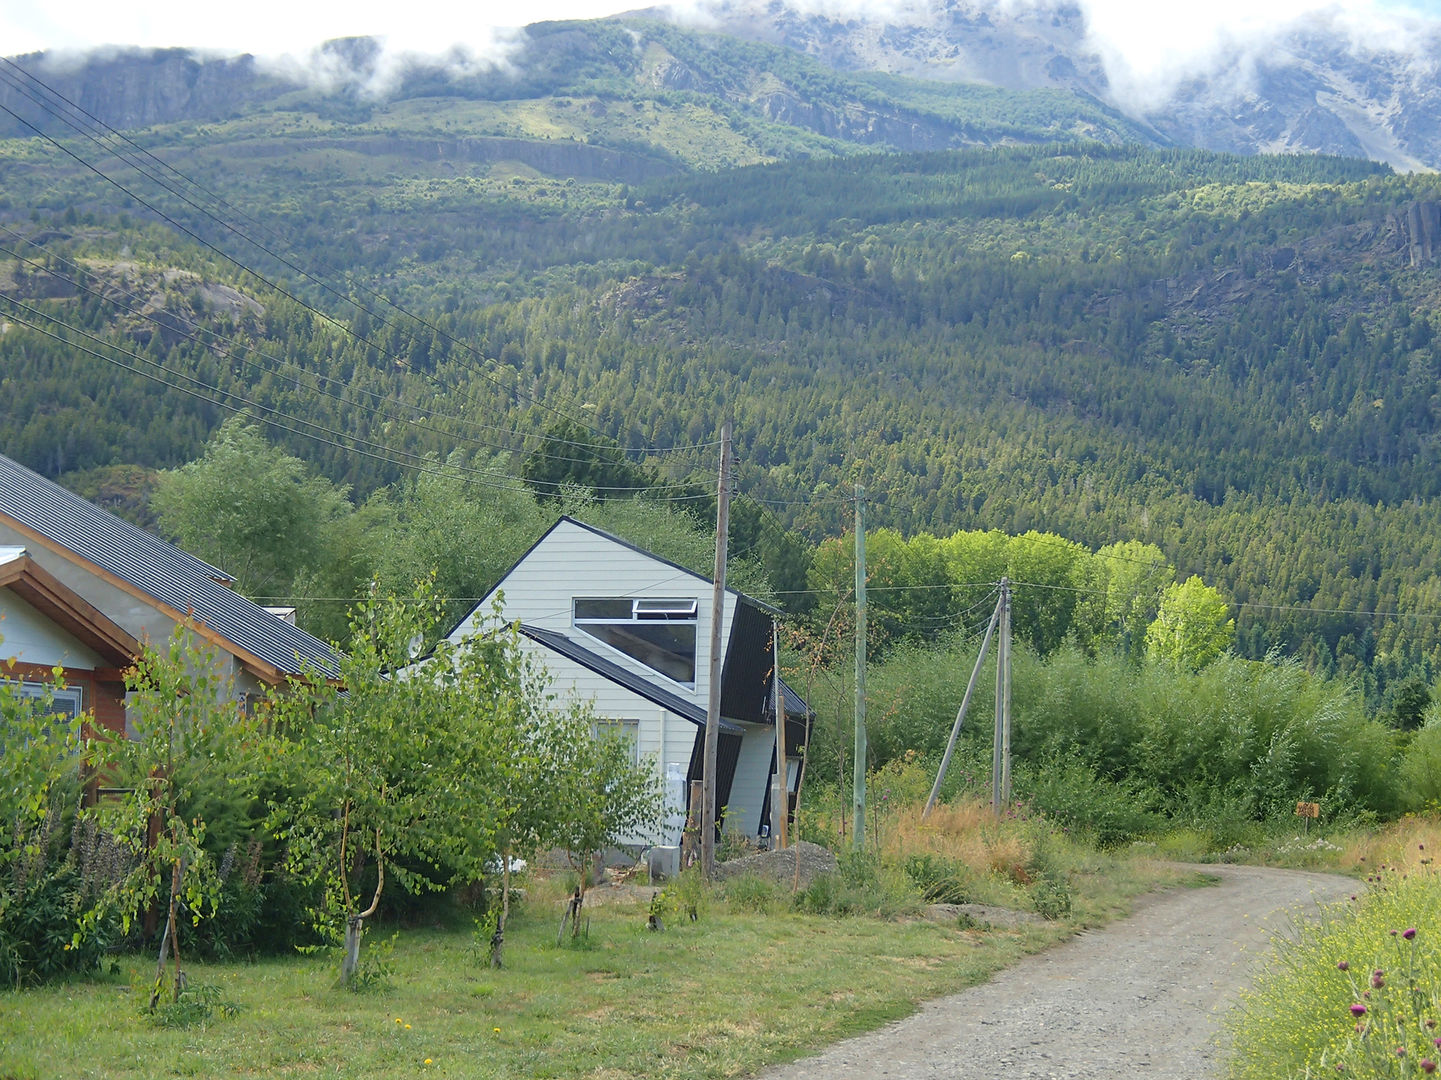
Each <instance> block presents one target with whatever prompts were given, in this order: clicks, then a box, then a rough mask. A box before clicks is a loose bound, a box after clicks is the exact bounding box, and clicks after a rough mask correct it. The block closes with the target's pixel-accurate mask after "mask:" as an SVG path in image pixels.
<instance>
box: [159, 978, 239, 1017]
mask: <svg viewBox="0 0 1441 1080" xmlns="http://www.w3.org/2000/svg"><path fill="white" fill-rule="evenodd" d="M239 1011H240V1006H238V1005H237V1004H236V1003H235V1002H234V1001H231V1000H230V999H229V998H227V997H226V996H225V991H224V990H223V989H222V988H221V987H219V986H213V985H209V984H205V985H201V986H191V987H187V988H186V989H184V990H182V991H180V994H179V996H178V997H176V999H175V1000H174V1001H167V1002H165V1003H164V1004H162V1005H160V1006H158V1007H157V1008H155V1009H153V1010H151V1009H146V1010H144V1015H145V1017H146V1019H148V1020H149V1021H150V1022H151V1023H152V1024H154V1025H155V1026H156V1027H163V1028H182V1027H194V1026H196V1025H197V1024H206V1023H209V1022H210V1021H211V1020H214V1019H217V1018H219V1019H229V1018H230V1017H232V1016H234V1015H235V1014H236V1013H238V1012H239Z"/></svg>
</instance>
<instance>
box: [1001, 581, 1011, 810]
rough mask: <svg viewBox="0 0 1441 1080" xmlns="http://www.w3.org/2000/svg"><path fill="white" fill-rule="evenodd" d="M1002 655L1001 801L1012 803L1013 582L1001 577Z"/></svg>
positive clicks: (1007, 803) (1006, 803)
mask: <svg viewBox="0 0 1441 1080" xmlns="http://www.w3.org/2000/svg"><path fill="white" fill-rule="evenodd" d="M1001 655H1002V656H1004V657H1005V658H1006V659H1005V664H1004V669H1005V673H1006V674H1005V681H1004V688H1005V690H1004V693H1003V694H1002V695H1001V802H1002V803H1003V804H1004V805H1006V806H1010V805H1011V582H1010V579H1008V578H1002V579H1001Z"/></svg>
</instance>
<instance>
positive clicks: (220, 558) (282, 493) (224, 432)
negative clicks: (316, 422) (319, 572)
mask: <svg viewBox="0 0 1441 1080" xmlns="http://www.w3.org/2000/svg"><path fill="white" fill-rule="evenodd" d="M151 506H152V507H153V509H154V512H155V514H156V517H157V519H158V522H159V525H160V528H161V530H162V531H163V532H164V533H165V534H166V535H168V536H171V537H173V538H174V539H175V540H176V541H177V543H178V544H179V545H180V546H181V547H182V548H184V549H185V550H187V551H189V552H191V553H192V554H195V555H198V556H199V557H201V558H203V559H207V560H209V561H211V562H213V563H215V564H216V565H217V566H219V567H220V568H221V569H223V570H226V571H228V572H230V573H233V574H234V575H235V576H236V578H237V580H238V581H239V584H240V588H241V590H242V591H244V592H245V593H247V594H248V595H250V596H260V597H283V596H286V595H288V594H289V593H290V591H291V586H292V585H293V584H294V583H295V581H296V578H297V577H298V576H299V575H300V574H302V573H303V572H306V571H311V572H312V573H313V572H314V570H313V568H316V567H319V566H321V565H323V564H325V563H326V562H328V561H329V560H330V559H331V557H332V548H331V545H330V541H331V539H332V531H333V530H334V529H335V528H336V526H337V524H338V522H340V521H341V520H343V519H344V518H345V517H346V516H347V515H348V514H350V513H351V510H352V508H351V505H350V502H349V500H348V499H347V495H346V492H345V490H344V489H343V488H338V487H336V486H335V485H334V484H332V483H330V481H328V480H325V479H323V478H321V477H318V476H315V475H314V474H313V473H312V471H311V469H310V467H309V466H308V465H307V464H306V463H305V462H303V461H301V460H300V459H299V458H296V457H292V456H290V455H289V454H286V453H284V452H283V451H281V450H279V449H277V448H276V447H273V446H272V445H271V444H270V443H269V442H267V441H266V439H265V436H264V434H263V433H262V432H261V430H260V428H259V427H258V426H256V425H255V424H254V423H252V422H249V421H248V420H247V419H245V418H244V417H234V418H232V419H230V420H227V421H226V422H225V423H224V424H222V425H221V426H220V428H219V429H218V430H217V431H216V432H215V434H214V435H213V436H212V437H211V439H210V441H209V442H208V443H207V444H206V447H205V453H204V455H203V456H201V457H200V458H199V459H197V460H196V461H193V462H191V463H189V464H188V465H185V466H182V467H181V468H179V469H176V470H174V471H172V472H167V473H162V474H161V476H160V478H159V484H158V486H157V488H156V490H155V493H154V494H153V495H152V496H151Z"/></svg>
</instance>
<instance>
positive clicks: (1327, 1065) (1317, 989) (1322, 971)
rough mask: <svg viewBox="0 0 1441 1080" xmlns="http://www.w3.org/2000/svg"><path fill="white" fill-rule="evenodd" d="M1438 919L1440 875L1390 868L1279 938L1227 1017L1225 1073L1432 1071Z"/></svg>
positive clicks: (1247, 1079) (1439, 986)
mask: <svg viewBox="0 0 1441 1080" xmlns="http://www.w3.org/2000/svg"><path fill="white" fill-rule="evenodd" d="M1438 927H1441V878H1438V876H1437V874H1436V873H1435V872H1434V871H1432V870H1431V869H1429V868H1424V867H1423V868H1421V869H1420V871H1419V872H1418V870H1417V868H1412V869H1411V870H1410V871H1409V872H1407V873H1404V874H1403V873H1402V872H1400V871H1398V870H1396V869H1395V868H1392V869H1389V870H1385V871H1382V872H1381V874H1379V875H1377V876H1376V877H1375V879H1374V883H1373V886H1372V889H1371V891H1370V892H1369V893H1367V894H1365V895H1363V896H1362V897H1361V898H1360V899H1359V900H1358V901H1353V902H1350V903H1347V904H1338V905H1333V906H1332V907H1330V908H1328V909H1327V910H1326V911H1325V912H1324V913H1323V917H1322V919H1321V920H1320V921H1319V922H1317V923H1314V924H1309V925H1303V926H1302V927H1301V928H1300V929H1299V932H1298V934H1297V936H1296V937H1295V939H1294V940H1292V939H1288V938H1282V939H1280V941H1279V942H1278V944H1277V945H1276V947H1275V952H1274V953H1273V955H1272V957H1271V959H1270V960H1269V962H1268V964H1267V965H1266V967H1265V968H1264V969H1263V970H1262V971H1261V972H1260V974H1259V975H1258V976H1257V978H1256V980H1255V984H1254V988H1253V989H1251V990H1249V991H1247V992H1245V993H1244V994H1243V995H1242V999H1241V1005H1240V1007H1239V1008H1238V1009H1237V1011H1236V1012H1235V1013H1233V1015H1232V1016H1231V1018H1230V1023H1229V1027H1230V1031H1231V1036H1232V1044H1233V1046H1232V1049H1233V1051H1234V1053H1233V1056H1232V1059H1231V1063H1230V1075H1231V1077H1232V1078H1233V1080H1272V1078H1274V1077H1279V1076H1321V1075H1326V1076H1334V1075H1343V1076H1348V1077H1362V1078H1370V1077H1383V1076H1409V1075H1420V1074H1423V1073H1427V1072H1431V1071H1434V1070H1435V1068H1436V1065H1435V1062H1436V1061H1438V1060H1441V1052H1438V1046H1437V1044H1436V1042H1435V1040H1436V1039H1437V1038H1438V1029H1437V1027H1436V1024H1437V1022H1438V1020H1441V929H1438ZM1428 1062H1429V1063H1431V1064H1430V1065H1429V1067H1428V1064H1427V1063H1428Z"/></svg>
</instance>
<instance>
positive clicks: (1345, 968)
mask: <svg viewBox="0 0 1441 1080" xmlns="http://www.w3.org/2000/svg"><path fill="white" fill-rule="evenodd" d="M1336 969H1337V970H1338V971H1350V970H1351V965H1350V964H1348V963H1347V962H1346V961H1345V960H1342V961H1341V962H1340V963H1339V964H1337V965H1336Z"/></svg>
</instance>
